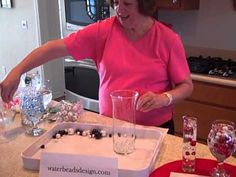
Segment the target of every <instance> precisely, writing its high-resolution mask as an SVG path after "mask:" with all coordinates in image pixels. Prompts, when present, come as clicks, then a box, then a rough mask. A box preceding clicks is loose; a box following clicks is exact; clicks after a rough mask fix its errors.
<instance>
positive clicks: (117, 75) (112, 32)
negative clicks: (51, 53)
mask: <svg viewBox="0 0 236 177" xmlns="http://www.w3.org/2000/svg"><path fill="white" fill-rule="evenodd" d="M64 42H65V44H66V47H67V49H68V51H69V53H70V55H71V56H72V57H73V58H75V59H76V60H81V59H84V58H91V59H93V60H94V61H95V63H96V65H97V69H98V73H99V77H100V88H99V107H100V113H101V114H102V115H106V116H110V117H111V116H112V103H111V98H110V93H111V91H113V90H120V89H129V90H136V91H138V92H139V94H140V95H142V94H143V93H145V92H147V91H152V92H155V93H162V92H165V91H168V90H170V89H171V88H172V87H171V83H179V82H181V81H183V80H184V79H185V78H187V77H188V76H189V75H190V71H189V68H188V64H187V61H186V56H185V51H184V48H183V45H182V42H181V40H180V38H179V37H178V35H177V34H176V33H174V32H173V31H172V30H170V29H169V28H168V27H166V26H164V25H163V24H161V23H159V22H158V21H155V23H154V25H153V26H152V28H151V29H150V30H149V31H148V32H147V33H146V34H145V35H144V36H143V37H142V38H141V39H139V40H137V41H130V40H129V39H128V38H127V36H126V34H125V33H124V32H123V29H122V26H121V25H120V23H119V21H118V20H117V18H116V17H111V18H108V19H106V20H103V21H100V22H97V23H94V24H91V25H89V26H87V27H85V28H84V29H82V30H80V31H78V32H76V33H73V34H71V35H70V36H68V37H66V38H64ZM172 111H173V107H172V106H168V107H163V108H159V109H155V110H152V111H150V112H147V113H143V112H139V111H136V122H137V124H142V125H154V126H158V125H161V124H163V123H165V122H167V121H168V120H170V119H171V118H172Z"/></svg>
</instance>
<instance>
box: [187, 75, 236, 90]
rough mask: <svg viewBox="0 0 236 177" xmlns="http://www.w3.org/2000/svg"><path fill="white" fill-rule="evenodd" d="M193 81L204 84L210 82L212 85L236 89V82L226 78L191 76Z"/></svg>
mask: <svg viewBox="0 0 236 177" xmlns="http://www.w3.org/2000/svg"><path fill="white" fill-rule="evenodd" d="M191 78H192V80H196V81H202V82H208V83H212V84H218V85H224V86H229V87H235V88H236V80H233V79H224V78H217V77H213V76H212V77H211V76H205V75H200V74H191Z"/></svg>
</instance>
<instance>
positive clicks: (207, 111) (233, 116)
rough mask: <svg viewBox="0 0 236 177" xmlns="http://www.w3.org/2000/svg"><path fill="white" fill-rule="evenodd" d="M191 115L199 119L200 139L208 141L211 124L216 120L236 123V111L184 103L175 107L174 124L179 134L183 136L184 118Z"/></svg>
mask: <svg viewBox="0 0 236 177" xmlns="http://www.w3.org/2000/svg"><path fill="white" fill-rule="evenodd" d="M183 115H191V116H195V117H197V118H198V130H197V131H198V133H197V135H198V138H199V139H202V140H206V138H207V135H208V133H209V131H210V128H211V123H212V122H213V121H214V120H216V119H226V120H230V121H233V122H234V123H236V109H235V110H231V109H226V108H222V107H218V106H212V105H206V104H201V103H197V102H192V101H188V100H186V101H183V102H181V103H179V104H176V105H175V110H174V123H175V131H176V133H177V134H182V116H183Z"/></svg>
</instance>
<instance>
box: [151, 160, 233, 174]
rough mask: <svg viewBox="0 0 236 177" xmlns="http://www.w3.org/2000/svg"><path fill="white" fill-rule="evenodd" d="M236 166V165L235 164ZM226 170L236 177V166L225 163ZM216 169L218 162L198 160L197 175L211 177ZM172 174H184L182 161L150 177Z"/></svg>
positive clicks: (164, 166) (163, 168)
mask: <svg viewBox="0 0 236 177" xmlns="http://www.w3.org/2000/svg"><path fill="white" fill-rule="evenodd" d="M235 165H236V164H235ZM223 166H224V168H225V169H226V170H227V171H228V172H229V174H230V175H231V177H236V166H233V165H230V164H227V163H225V164H224V165H223ZM214 167H216V160H210V159H199V158H198V159H197V160H196V171H195V174H197V175H205V176H210V175H209V172H210V171H211V170H212V169H213V168H214ZM171 172H178V173H183V171H182V160H177V161H173V162H170V163H167V164H165V165H163V166H161V167H159V168H157V169H155V170H154V171H153V172H152V173H151V174H150V176H149V177H169V176H170V173H171Z"/></svg>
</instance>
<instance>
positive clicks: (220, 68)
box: [187, 56, 236, 79]
mask: <svg viewBox="0 0 236 177" xmlns="http://www.w3.org/2000/svg"><path fill="white" fill-rule="evenodd" d="M187 61H188V64H189V68H190V71H191V73H197V74H204V75H208V76H209V75H211V76H217V77H222V78H229V79H236V61H233V60H232V59H227V60H224V59H222V58H220V57H210V56H209V57H202V56H199V57H194V56H190V57H188V58H187Z"/></svg>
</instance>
